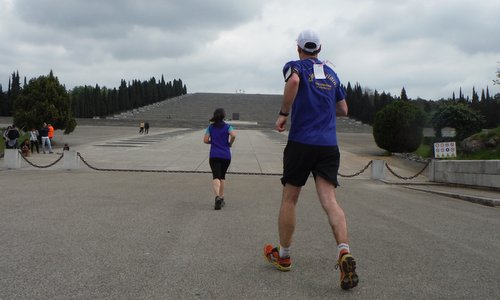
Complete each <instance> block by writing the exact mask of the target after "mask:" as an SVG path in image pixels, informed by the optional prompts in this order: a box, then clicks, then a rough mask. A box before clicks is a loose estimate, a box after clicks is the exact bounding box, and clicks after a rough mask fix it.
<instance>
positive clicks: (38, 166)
mask: <svg viewBox="0 0 500 300" xmlns="http://www.w3.org/2000/svg"><path fill="white" fill-rule="evenodd" d="M18 152H19V155H21V157H22V158H23V159H24V161H25V162H27V163H28V164H30V165H31V166H33V167H35V168H40V169H44V168H50V167H52V166H53V165H55V164H57V163H58V162H59V161H60V160H61V159H62V158H63V156H64V152H63V153H61V156H59V158H58V159H56V161H54V162H53V163H51V164H48V165H45V166H40V165H37V164H34V163H32V162H31V161H29V160H28V159H27V158H26V157H25V156H24V155H23V153H22V152H21V151H18Z"/></svg>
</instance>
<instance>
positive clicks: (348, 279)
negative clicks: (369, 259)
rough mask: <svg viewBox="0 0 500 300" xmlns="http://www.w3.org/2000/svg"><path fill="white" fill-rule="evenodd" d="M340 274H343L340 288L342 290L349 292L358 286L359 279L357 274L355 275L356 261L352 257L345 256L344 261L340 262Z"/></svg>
mask: <svg viewBox="0 0 500 300" xmlns="http://www.w3.org/2000/svg"><path fill="white" fill-rule="evenodd" d="M340 268H341V270H342V272H343V273H344V278H341V281H340V287H341V288H342V289H343V290H349V289H352V288H353V287H355V286H357V285H358V282H359V278H358V274H356V261H355V260H354V257H352V256H350V255H349V256H347V257H346V258H345V259H344V260H342V263H341V266H340Z"/></svg>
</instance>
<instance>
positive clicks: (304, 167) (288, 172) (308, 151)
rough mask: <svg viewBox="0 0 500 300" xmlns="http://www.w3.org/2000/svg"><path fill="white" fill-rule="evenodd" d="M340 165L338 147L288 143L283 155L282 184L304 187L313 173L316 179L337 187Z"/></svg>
mask: <svg viewBox="0 0 500 300" xmlns="http://www.w3.org/2000/svg"><path fill="white" fill-rule="evenodd" d="M339 164H340V151H339V147H338V146H314V145H306V144H301V143H297V142H293V141H288V143H287V145H286V147H285V151H284V153H283V177H282V178H281V183H282V184H283V185H285V184H287V183H288V184H291V185H293V186H297V187H300V186H304V185H305V184H306V182H307V178H308V177H309V175H310V174H311V172H312V173H313V176H314V178H316V176H320V177H322V178H324V179H326V180H327V181H329V182H331V183H332V184H333V185H334V186H335V187H337V186H338V185H339V183H338V181H337V174H338V171H339Z"/></svg>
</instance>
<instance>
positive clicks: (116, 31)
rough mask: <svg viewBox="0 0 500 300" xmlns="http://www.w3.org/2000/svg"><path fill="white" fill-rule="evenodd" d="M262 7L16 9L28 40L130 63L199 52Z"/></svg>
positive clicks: (29, 5)
mask: <svg viewBox="0 0 500 300" xmlns="http://www.w3.org/2000/svg"><path fill="white" fill-rule="evenodd" d="M261 2H262V1H251V2H249V1H246V2H244V3H240V2H235V1H231V0H220V1H195V0H184V1H136V0H126V1H97V0H90V1H78V0H66V1H58V0H45V1H30V0H18V1H15V2H14V4H15V7H14V9H15V12H16V13H17V14H18V15H19V16H20V17H21V18H22V20H23V21H24V22H25V24H27V26H26V30H24V31H23V32H22V33H21V35H23V40H32V41H33V42H35V43H37V44H50V45H62V46H63V47H64V48H66V49H67V51H68V52H69V53H72V54H73V55H75V58H78V59H79V60H92V59H93V58H92V57H87V58H86V57H85V56H86V55H90V54H89V53H96V52H97V53H98V52H103V53H108V54H110V55H111V56H112V57H114V58H118V59H125V60H127V59H136V58H139V57H142V58H144V57H149V58H152V59H154V58H158V57H167V56H173V57H179V56H182V55H187V54H189V53H191V52H195V51H197V48H198V47H199V46H202V45H204V44H205V43H207V42H209V41H211V40H213V39H215V38H216V37H217V34H218V32H219V31H220V30H225V29H231V28H232V27H234V26H237V25H239V24H242V23H245V22H247V21H249V20H251V19H254V18H255V17H256V16H257V15H259V14H260V9H261V7H260V6H261ZM85 49H86V50H85ZM82 54H83V56H82Z"/></svg>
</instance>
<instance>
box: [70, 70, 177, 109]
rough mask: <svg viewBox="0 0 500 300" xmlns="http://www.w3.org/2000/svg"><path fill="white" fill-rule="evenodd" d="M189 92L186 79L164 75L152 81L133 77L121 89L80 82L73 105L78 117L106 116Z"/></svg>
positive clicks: (75, 89) (72, 98) (76, 88)
mask: <svg viewBox="0 0 500 300" xmlns="http://www.w3.org/2000/svg"><path fill="white" fill-rule="evenodd" d="M186 93H187V88H186V86H185V85H183V83H182V80H180V79H178V80H176V79H174V81H173V82H165V79H164V78H163V76H162V77H161V80H158V81H157V80H156V79H155V78H154V77H152V78H151V79H150V80H149V81H142V82H141V81H139V80H133V81H132V83H129V84H127V82H126V81H125V80H121V83H120V87H119V88H118V89H116V88H113V89H108V88H106V87H100V86H99V85H96V86H95V87H92V86H77V87H75V88H73V90H71V92H70V97H71V105H72V106H71V109H72V111H73V114H74V116H75V117H77V118H92V117H96V116H99V117H104V116H107V115H110V114H114V113H117V112H122V111H126V110H130V109H134V108H138V107H141V106H145V105H149V104H152V103H155V102H158V101H163V100H165V99H168V98H172V97H177V96H180V95H183V94H186Z"/></svg>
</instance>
